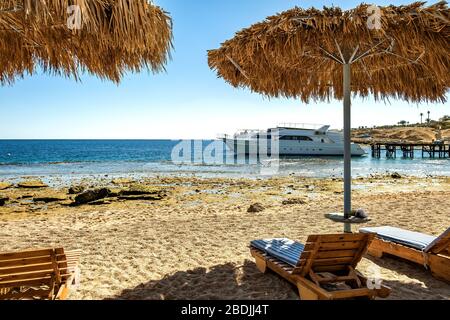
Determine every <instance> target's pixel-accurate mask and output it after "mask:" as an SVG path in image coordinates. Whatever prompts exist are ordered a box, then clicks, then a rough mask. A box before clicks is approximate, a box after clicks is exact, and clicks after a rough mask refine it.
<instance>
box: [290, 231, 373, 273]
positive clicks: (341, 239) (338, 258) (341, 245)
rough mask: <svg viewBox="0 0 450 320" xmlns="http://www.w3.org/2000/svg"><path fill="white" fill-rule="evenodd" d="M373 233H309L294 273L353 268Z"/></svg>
mask: <svg viewBox="0 0 450 320" xmlns="http://www.w3.org/2000/svg"><path fill="white" fill-rule="evenodd" d="M374 236H375V235H374V234H363V233H355V234H329V235H311V236H309V237H308V239H307V241H306V244H305V249H304V251H303V252H302V255H301V256H300V260H299V261H298V263H297V266H296V268H295V269H294V273H297V274H301V275H306V274H308V273H309V271H311V270H313V271H315V272H334V271H341V270H348V269H349V266H351V267H353V268H355V267H356V265H357V264H358V262H359V261H360V260H361V258H362V256H363V254H364V253H365V252H366V250H367V247H368V246H369V245H370V242H372V240H373V238H374Z"/></svg>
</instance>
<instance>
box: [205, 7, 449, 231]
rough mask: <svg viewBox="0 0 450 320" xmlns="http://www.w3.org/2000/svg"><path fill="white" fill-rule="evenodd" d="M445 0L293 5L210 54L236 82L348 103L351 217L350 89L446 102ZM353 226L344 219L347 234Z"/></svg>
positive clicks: (276, 93) (270, 92)
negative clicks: (375, 4)
mask: <svg viewBox="0 0 450 320" xmlns="http://www.w3.org/2000/svg"><path fill="white" fill-rule="evenodd" d="M449 20H450V13H449V9H448V6H447V3H446V2H439V3H437V4H435V5H432V6H428V7H425V6H424V3H423V2H416V3H413V4H410V5H405V6H387V7H373V6H370V5H366V4H362V5H360V6H358V7H357V8H355V9H352V10H348V11H343V10H341V9H339V8H335V7H333V8H324V9H323V10H317V9H314V8H312V9H308V10H304V9H301V8H294V9H292V10H289V11H286V12H283V13H281V14H278V15H275V16H271V17H268V18H267V19H266V20H265V21H263V22H261V23H257V24H255V25H253V26H251V27H249V28H247V29H243V30H242V31H240V32H238V33H237V34H236V36H235V37H234V38H233V39H231V40H228V41H226V42H225V43H223V44H222V46H221V47H220V48H219V49H217V50H211V51H209V52H208V58H209V61H208V62H209V66H210V68H212V69H213V70H216V71H217V74H218V76H220V77H222V78H224V79H225V80H226V81H227V82H229V83H230V84H231V85H233V86H234V87H247V88H250V89H251V90H252V91H254V92H258V93H262V94H264V95H266V96H268V97H280V96H281V97H288V98H299V99H301V100H302V101H304V102H309V101H311V100H312V101H329V100H330V99H332V98H335V99H342V100H343V101H344V138H345V148H344V149H345V150H344V217H345V221H347V222H348V220H347V219H348V218H349V217H350V214H351V142H350V129H351V122H350V106H351V102H350V100H351V93H352V92H353V94H354V95H355V96H356V95H359V96H361V97H366V96H368V95H370V94H371V95H373V96H374V98H375V99H376V100H388V99H389V98H394V99H397V98H400V99H404V100H406V101H411V102H421V101H430V102H434V101H441V102H444V101H445V99H446V97H445V95H446V91H447V90H448V88H449V84H450V46H449V43H450V42H449V40H450V22H449ZM350 230H351V228H350V224H348V223H346V224H345V231H346V232H349V231H350Z"/></svg>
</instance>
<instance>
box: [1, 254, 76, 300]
mask: <svg viewBox="0 0 450 320" xmlns="http://www.w3.org/2000/svg"><path fill="white" fill-rule="evenodd" d="M80 254H81V251H79V250H73V251H64V249H63V248H56V249H39V250H32V251H22V252H12V253H0V300H18V299H50V300H64V299H66V297H67V295H68V294H69V290H70V288H71V286H72V284H73V283H74V281H78V279H76V276H77V274H78V261H79V256H80Z"/></svg>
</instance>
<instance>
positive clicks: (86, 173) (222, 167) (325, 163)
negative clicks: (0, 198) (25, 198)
mask: <svg viewBox="0 0 450 320" xmlns="http://www.w3.org/2000/svg"><path fill="white" fill-rule="evenodd" d="M211 142H212V140H204V141H203V143H200V145H197V149H198V148H200V149H203V150H204V148H205V147H206V146H207V145H208V144H210V143H211ZM179 143H180V140H0V179H1V180H7V179H19V178H23V177H24V176H26V177H29V176H33V177H60V178H63V179H70V178H80V177H97V176H108V177H115V176H135V177H139V176H142V177H147V176H155V175H196V176H203V177H259V176H260V175H261V172H262V171H261V164H237V163H228V164H224V163H216V164H211V163H204V162H203V161H202V160H201V154H202V153H201V152H202V150H195V151H194V152H193V153H195V152H199V154H200V160H199V159H198V157H197V161H194V162H191V163H190V162H187V163H174V162H173V161H172V151H173V150H174V147H175V146H177V145H178V144H179ZM192 145H193V146H194V144H192ZM364 149H365V150H366V152H367V153H368V154H367V155H366V156H363V157H354V158H353V159H352V174H353V176H355V177H356V176H369V175H371V174H385V173H392V172H398V173H400V174H405V175H411V176H417V177H423V176H450V160H449V159H430V158H422V154H421V151H416V154H415V158H414V159H403V158H402V157H401V154H398V155H397V158H396V159H386V157H385V156H384V155H383V154H382V157H381V158H380V159H377V158H373V157H372V156H371V155H370V148H369V147H364ZM272 174H278V175H292V174H294V175H298V176H305V177H318V178H320V177H341V176H342V174H343V158H342V157H296V158H289V159H281V160H280V162H279V164H278V163H277V167H276V171H273V172H272Z"/></svg>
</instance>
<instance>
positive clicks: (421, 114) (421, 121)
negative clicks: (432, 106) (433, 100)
mask: <svg viewBox="0 0 450 320" xmlns="http://www.w3.org/2000/svg"><path fill="white" fill-rule="evenodd" d="M422 123H423V112H421V113H420V124H422Z"/></svg>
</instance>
